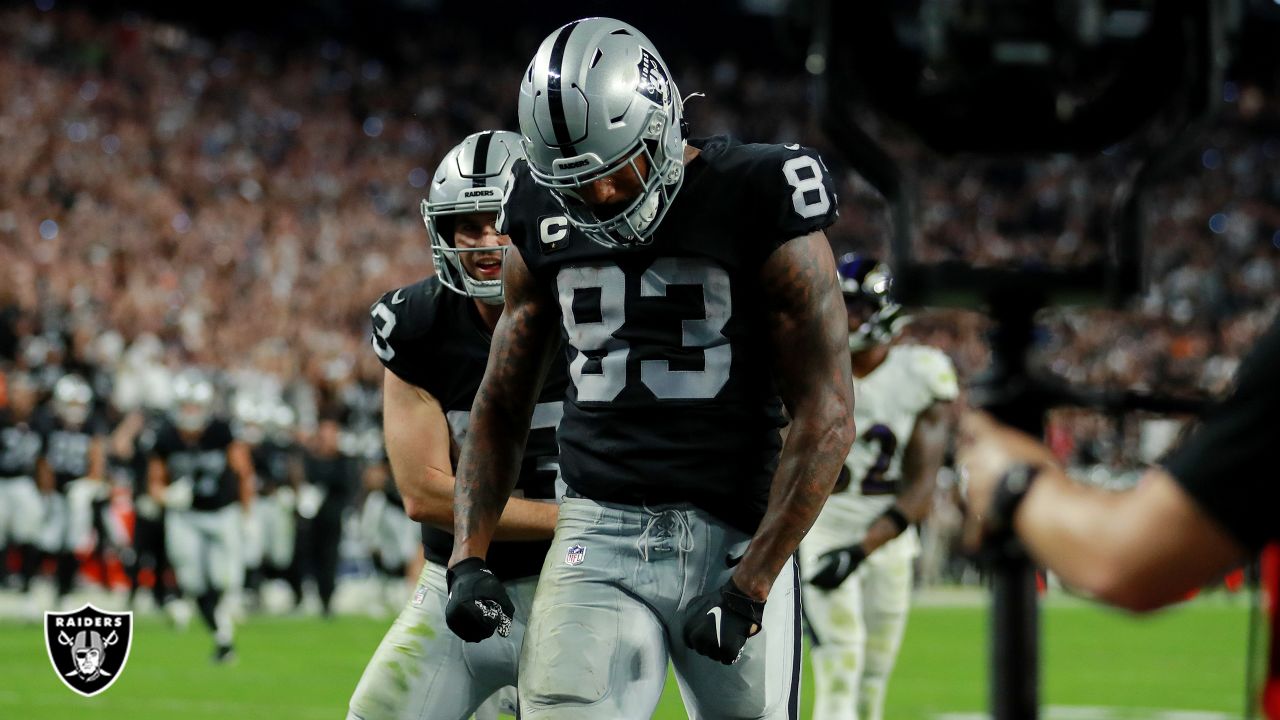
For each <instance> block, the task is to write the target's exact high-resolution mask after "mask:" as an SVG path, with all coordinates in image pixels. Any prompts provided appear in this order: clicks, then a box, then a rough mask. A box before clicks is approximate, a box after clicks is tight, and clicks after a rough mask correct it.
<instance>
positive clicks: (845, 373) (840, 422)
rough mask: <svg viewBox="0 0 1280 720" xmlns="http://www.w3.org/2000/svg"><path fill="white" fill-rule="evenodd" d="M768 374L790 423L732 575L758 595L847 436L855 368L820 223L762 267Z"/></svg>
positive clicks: (789, 548)
mask: <svg viewBox="0 0 1280 720" xmlns="http://www.w3.org/2000/svg"><path fill="white" fill-rule="evenodd" d="M761 280H762V285H763V288H764V294H765V302H766V303H767V307H768V310H767V312H768V325H769V331H770V340H771V347H772V349H773V367H774V376H775V377H776V378H777V381H778V389H779V392H780V394H781V395H782V401H783V403H784V404H785V405H786V409H787V413H788V415H790V417H791V425H790V427H789V428H788V431H787V433H786V440H785V442H784V443H783V446H782V456H781V457H780V458H779V461H778V470H777V472H775V473H774V476H773V486H772V489H771V490H770V492H769V506H768V508H767V509H766V511H765V516H764V519H763V520H762V521H761V522H760V527H759V528H758V529H757V530H756V534H755V537H753V538H752V539H751V545H750V546H749V547H748V548H747V553H746V555H744V556H743V558H742V562H741V563H740V564H739V565H738V569H737V571H735V572H734V575H733V581H734V584H736V585H737V586H738V587H739V588H740V589H741V590H742V591H743V592H745V593H746V594H747V595H749V596H751V597H753V598H755V599H757V600H764V599H765V598H766V597H768V595H769V590H770V588H772V586H773V581H774V579H775V578H777V576H778V573H779V572H781V571H782V567H783V565H785V564H786V562H787V560H788V559H790V557H791V555H792V554H793V553H794V552H795V551H796V548H797V547H799V545H800V539H801V538H803V537H804V535H805V533H807V532H808V531H809V527H810V526H811V525H813V521H814V520H815V519H817V517H818V512H819V511H820V510H821V509H822V506H823V504H824V503H826V501H827V496H828V495H830V494H831V488H832V487H833V486H834V485H835V482H836V477H837V476H838V475H839V474H840V465H841V464H842V463H843V462H844V457H845V454H846V453H848V452H849V447H850V446H851V445H853V438H854V429H853V372H852V370H850V368H849V345H848V333H849V328H848V321H847V320H846V317H847V315H846V312H845V309H844V300H843V298H842V296H841V294H840V286H839V284H838V282H837V277H836V267H835V258H833V257H832V255H831V246H830V244H828V243H827V237H826V235H825V234H824V233H822V232H820V231H819V232H814V233H810V234H808V235H805V236H804V237H800V238H796V239H794V240H792V241H790V242H788V243H786V244H785V245H783V246H782V247H781V248H779V249H778V250H776V251H774V253H773V254H772V255H771V256H770V257H769V259H768V261H767V262H766V263H765V266H764V269H763V271H762V273H761Z"/></svg>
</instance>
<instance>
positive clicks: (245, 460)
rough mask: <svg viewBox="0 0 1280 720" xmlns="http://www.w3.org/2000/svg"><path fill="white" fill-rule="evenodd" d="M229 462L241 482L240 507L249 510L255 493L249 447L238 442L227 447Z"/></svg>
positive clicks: (251, 457)
mask: <svg viewBox="0 0 1280 720" xmlns="http://www.w3.org/2000/svg"><path fill="white" fill-rule="evenodd" d="M227 462H228V464H230V465H231V469H232V470H233V471H234V472H235V474H236V477H237V478H239V480H240V505H241V506H242V507H244V508H245V509H248V508H249V507H250V506H252V505H253V500H254V497H255V495H256V493H255V492H254V485H255V482H254V472H253V456H252V455H250V453H249V446H248V445H246V444H244V443H243V442H240V441H239V440H236V441H234V442H232V443H231V444H230V445H228V446H227Z"/></svg>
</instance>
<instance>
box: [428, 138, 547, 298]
mask: <svg viewBox="0 0 1280 720" xmlns="http://www.w3.org/2000/svg"><path fill="white" fill-rule="evenodd" d="M522 157H524V149H523V148H522V147H521V143H520V136H519V135H518V134H516V133H513V132H507V131H503V130H496V131H488V132H480V133H476V134H474V135H468V136H467V138H466V139H465V140H463V141H462V142H461V143H459V144H458V145H457V146H456V147H454V148H453V149H452V150H450V151H449V152H448V154H446V155H445V156H444V160H442V161H441V162H440V166H439V167H437V168H436V173H435V175H434V176H433V177H432V179H431V190H430V193H429V195H428V196H427V199H426V200H423V201H422V219H423V221H424V222H426V225H427V234H428V235H429V236H430V237H431V257H432V259H433V260H434V261H435V265H436V275H437V276H439V278H440V282H441V283H442V284H443V285H444V286H445V287H447V288H449V289H450V290H453V291H454V292H457V293H461V294H463V295H469V296H471V297H473V298H475V299H477V300H481V301H483V302H487V303H490V304H493V305H501V304H502V278H498V279H497V280H477V279H475V278H473V277H471V276H470V275H468V274H467V272H466V270H464V269H463V267H462V262H461V259H460V258H459V257H458V256H459V254H460V253H465V252H495V251H497V252H502V251H504V250H505V249H506V248H505V247H503V248H492V247H486V248H457V247H454V245H453V223H452V222H450V220H452V218H453V216H457V215H462V214H466V213H497V212H498V211H499V210H500V209H501V208H502V195H503V190H504V188H505V186H506V184H507V181H508V179H510V177H511V169H512V167H514V166H515V162H516V160H518V159H520V158H522Z"/></svg>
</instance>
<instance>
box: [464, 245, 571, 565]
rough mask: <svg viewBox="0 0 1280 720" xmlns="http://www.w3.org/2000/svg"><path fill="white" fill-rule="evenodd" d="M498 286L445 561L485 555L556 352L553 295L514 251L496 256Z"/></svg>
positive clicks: (555, 315) (507, 495) (555, 321)
mask: <svg viewBox="0 0 1280 720" xmlns="http://www.w3.org/2000/svg"><path fill="white" fill-rule="evenodd" d="M503 288H504V292H505V295H506V303H507V306H506V309H505V310H504V311H503V313H502V317H501V319H499V320H498V326H497V327H496V328H495V329H494V333H493V342H492V344H491V345H490V349H489V363H488V366H487V367H486V368H485V373H484V380H483V381H481V383H480V390H479V391H478V392H477V393H476V399H475V403H474V404H473V405H472V406H471V427H470V429H469V431H468V434H467V440H466V442H465V443H464V445H463V448H462V456H461V457H460V458H459V460H458V471H457V477H456V478H455V481H454V492H453V535H454V545H453V557H452V558H451V559H450V561H449V564H450V565H453V564H454V563H456V562H458V561H460V560H464V559H466V558H469V557H485V555H486V554H487V553H488V550H489V542H490V540H492V539H493V537H494V533H495V531H496V530H497V526H498V521H499V518H500V517H501V515H502V511H503V508H504V507H505V506H506V504H507V499H508V497H510V495H511V489H512V488H513V487H515V483H516V479H517V478H518V476H519V472H520V462H521V459H522V457H523V454H524V445H525V441H526V440H527V439H528V435H529V421H530V419H531V418H532V416H533V407H534V403H535V402H536V401H537V398H538V392H539V390H541V388H542V381H543V378H545V377H546V374H547V369H548V368H549V367H550V366H551V359H552V355H553V354H554V353H555V352H556V351H557V350H558V348H557V343H556V342H555V341H556V338H557V337H558V327H559V326H558V324H557V323H558V315H557V314H556V308H555V306H554V304H553V303H554V299H552V298H548V297H546V295H545V293H543V292H542V291H541V290H540V289H539V288H538V287H537V286H536V285H535V284H534V280H533V277H532V276H531V275H530V274H529V271H528V268H527V267H525V264H524V261H523V260H522V259H521V258H520V254H519V253H518V252H508V253H507V255H506V259H505V260H504V261H503Z"/></svg>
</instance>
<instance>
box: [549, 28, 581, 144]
mask: <svg viewBox="0 0 1280 720" xmlns="http://www.w3.org/2000/svg"><path fill="white" fill-rule="evenodd" d="M580 22H582V21H581V20H574V21H573V22H571V23H569V24H568V25H565V26H564V27H562V28H560V34H559V35H558V36H557V37H556V42H555V44H554V45H552V46H551V57H550V59H549V60H548V61H547V104H548V105H550V110H551V129H552V131H553V132H554V133H555V135H556V144H557V145H559V146H560V154H561V155H563V156H564V157H572V156H574V155H577V154H578V151H577V150H576V149H575V148H574V147H573V137H572V136H571V135H569V122H568V120H567V119H566V118H565V113H564V96H563V94H562V93H561V88H560V84H561V83H562V82H563V79H562V78H561V77H560V70H561V66H562V65H563V64H564V50H565V48H566V47H568V46H569V36H570V35H572V34H573V29H574V28H575V27H577V26H578V23H580Z"/></svg>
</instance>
